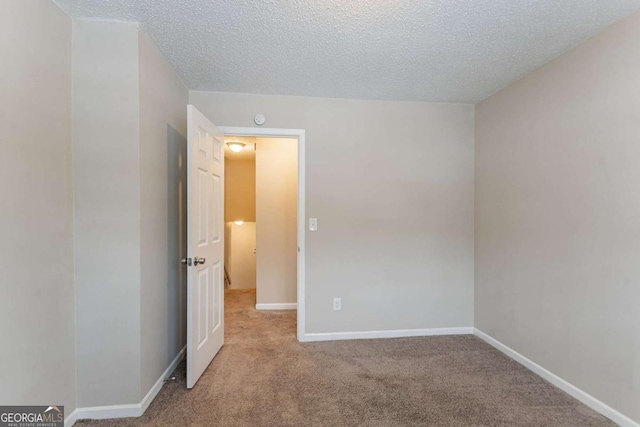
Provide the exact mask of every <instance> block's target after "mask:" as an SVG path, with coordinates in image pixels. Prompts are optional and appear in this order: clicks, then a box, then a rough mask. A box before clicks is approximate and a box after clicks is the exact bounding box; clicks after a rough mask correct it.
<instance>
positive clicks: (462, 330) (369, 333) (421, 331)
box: [301, 327, 473, 342]
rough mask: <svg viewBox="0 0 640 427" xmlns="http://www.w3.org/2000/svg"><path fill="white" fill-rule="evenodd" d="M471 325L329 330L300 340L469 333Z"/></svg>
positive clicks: (470, 332)
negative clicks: (382, 329)
mask: <svg viewBox="0 0 640 427" xmlns="http://www.w3.org/2000/svg"><path fill="white" fill-rule="evenodd" d="M471 334H473V327H460V328H431V329H397V330H391V331H361V332H329V333H316V334H305V336H304V339H303V340H301V341H305V342H313V341H337V340H369V339H376V338H404V337H430V336H434V335H471Z"/></svg>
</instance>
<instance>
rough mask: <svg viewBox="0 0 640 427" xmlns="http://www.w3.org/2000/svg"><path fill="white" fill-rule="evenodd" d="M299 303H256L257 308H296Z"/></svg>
mask: <svg viewBox="0 0 640 427" xmlns="http://www.w3.org/2000/svg"><path fill="white" fill-rule="evenodd" d="M297 308H298V304H297V303H295V302H285V303H280V304H256V310H296V309H297Z"/></svg>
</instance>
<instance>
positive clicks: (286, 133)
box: [218, 126, 306, 341]
mask: <svg viewBox="0 0 640 427" xmlns="http://www.w3.org/2000/svg"><path fill="white" fill-rule="evenodd" d="M218 129H220V130H221V131H222V133H224V135H225V136H253V137H262V138H297V139H298V277H297V281H298V289H297V294H298V295H297V299H298V305H297V308H298V341H304V331H305V328H304V326H305V325H304V312H305V302H304V301H305V300H304V279H305V273H304V260H305V255H304V254H305V251H304V240H305V239H304V237H305V232H306V227H305V224H306V217H305V213H304V207H305V192H304V190H305V167H304V136H305V131H304V129H277V128H254V127H231V126H218Z"/></svg>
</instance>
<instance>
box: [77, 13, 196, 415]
mask: <svg viewBox="0 0 640 427" xmlns="http://www.w3.org/2000/svg"><path fill="white" fill-rule="evenodd" d="M74 22H75V23H74V37H73V40H74V50H73V54H74V56H73V64H74V86H73V89H74V92H73V94H74V95H73V102H74V104H73V105H74V141H73V142H74V151H73V153H74V168H75V169H74V184H75V230H76V235H75V244H76V251H75V252H76V313H77V322H78V334H77V376H78V404H79V406H80V407H93V406H107V405H118V404H137V403H140V402H141V400H142V398H143V397H144V396H145V395H146V394H147V392H148V391H149V390H150V389H151V387H152V386H153V385H154V384H155V383H156V381H157V380H158V378H159V377H160V376H161V375H162V373H163V372H164V371H165V369H166V368H167V367H168V365H169V364H170V362H171V361H172V360H173V359H174V358H175V356H176V355H177V354H178V353H179V351H180V350H181V349H182V347H183V346H184V345H185V342H186V310H185V304H186V298H185V289H184V286H185V275H186V270H185V268H184V267H182V266H181V264H180V259H181V258H182V257H184V253H185V247H186V245H185V239H186V222H185V221H186V212H185V209H186V204H185V201H186V199H185V197H186V192H185V185H186V170H185V165H186V163H185V161H184V156H185V155H186V137H185V136H186V105H187V97H188V93H187V91H186V88H185V87H184V85H183V83H182V82H181V80H180V79H179V78H178V76H177V75H176V74H175V72H174V71H173V69H172V68H171V67H170V66H169V64H168V63H167V61H166V60H165V59H164V58H163V57H162V55H161V54H160V52H159V50H158V49H157V47H156V46H155V45H154V44H153V42H152V41H151V39H150V38H149V37H148V36H147V35H146V34H144V33H143V32H142V31H141V30H140V29H139V27H138V25H137V24H132V23H124V22H114V21H98V20H76V21H74Z"/></svg>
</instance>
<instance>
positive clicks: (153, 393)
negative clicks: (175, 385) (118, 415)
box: [140, 345, 187, 416]
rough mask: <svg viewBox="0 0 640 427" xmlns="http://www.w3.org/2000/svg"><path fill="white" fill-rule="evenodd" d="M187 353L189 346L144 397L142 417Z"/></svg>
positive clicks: (179, 353) (141, 406) (184, 348)
mask: <svg viewBox="0 0 640 427" xmlns="http://www.w3.org/2000/svg"><path fill="white" fill-rule="evenodd" d="M186 353H187V346H186V345H185V346H184V347H182V349H181V350H180V351H179V352H178V354H177V355H176V357H174V358H173V360H172V361H171V363H170V364H169V366H168V367H167V369H165V371H164V372H163V373H162V375H160V378H158V381H156V383H155V384H154V385H153V387H151V390H149V392H148V393H147V395H146V396H145V397H144V399H142V402H140V410H141V412H140V416H142V414H144V413H145V411H146V410H147V408H148V407H149V405H151V402H153V399H155V398H156V396H157V395H158V393H159V392H160V389H161V388H162V386H163V385H164V379H165V378H167V377H168V376H169V375H171V373H172V372H173V371H175V370H176V368H177V367H178V365H179V364H180V362H181V361H182V359H184V356H185V355H186Z"/></svg>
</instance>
